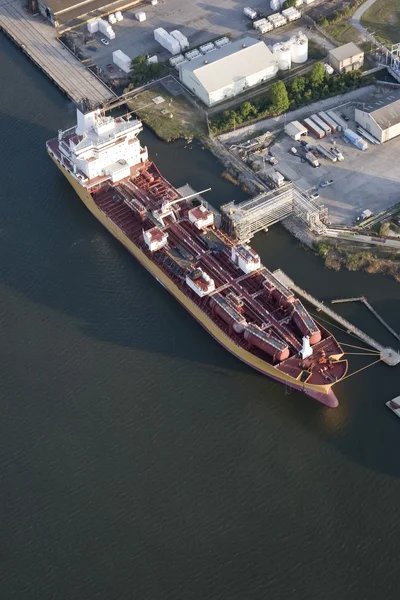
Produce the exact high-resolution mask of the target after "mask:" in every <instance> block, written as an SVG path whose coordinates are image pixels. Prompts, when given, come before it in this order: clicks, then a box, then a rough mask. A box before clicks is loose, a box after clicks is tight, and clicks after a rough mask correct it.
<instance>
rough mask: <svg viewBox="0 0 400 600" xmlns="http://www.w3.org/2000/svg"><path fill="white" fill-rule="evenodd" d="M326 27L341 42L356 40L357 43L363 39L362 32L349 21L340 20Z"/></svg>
mask: <svg viewBox="0 0 400 600" xmlns="http://www.w3.org/2000/svg"><path fill="white" fill-rule="evenodd" d="M324 29H325V30H326V31H327V33H329V35H331V36H332V37H333V38H334V39H335V40H337V41H338V42H339V43H340V44H347V43H348V42H355V43H356V44H358V43H360V42H362V41H363V38H362V36H361V34H360V32H359V31H358V30H357V29H356V28H355V27H354V25H352V24H351V23H350V22H349V21H340V22H339V23H335V24H334V25H327V26H326V27H324Z"/></svg>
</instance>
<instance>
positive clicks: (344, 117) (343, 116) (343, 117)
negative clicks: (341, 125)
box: [342, 113, 349, 121]
mask: <svg viewBox="0 0 400 600" xmlns="http://www.w3.org/2000/svg"><path fill="white" fill-rule="evenodd" d="M342 119H344V120H345V121H348V120H349V117H346V115H345V114H344V113H342Z"/></svg>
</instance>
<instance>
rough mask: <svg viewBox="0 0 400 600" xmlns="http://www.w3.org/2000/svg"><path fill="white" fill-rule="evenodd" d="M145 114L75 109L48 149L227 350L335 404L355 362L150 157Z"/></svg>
mask: <svg viewBox="0 0 400 600" xmlns="http://www.w3.org/2000/svg"><path fill="white" fill-rule="evenodd" d="M141 131H142V124H141V122H140V121H139V120H137V119H133V118H129V117H122V116H120V117H115V118H114V117H112V116H110V115H107V114H106V112H105V111H104V110H102V109H96V110H91V111H89V112H85V111H84V109H83V108H78V109H77V125H76V126H74V127H72V128H70V129H67V130H66V131H62V130H60V131H59V132H58V136H57V137H56V138H55V139H52V140H49V141H48V142H47V151H48V153H49V155H50V157H51V158H52V159H53V161H54V162H55V164H56V165H57V166H58V168H59V169H60V170H61V171H62V173H63V174H64V175H65V177H66V178H67V179H68V181H69V182H70V184H71V185H72V187H73V188H74V190H75V191H76V193H77V194H78V196H79V197H80V199H81V200H82V202H83V203H84V204H85V205H86V207H87V208H88V209H89V210H90V211H91V213H93V215H94V216H95V217H96V218H97V219H98V220H99V221H100V222H101V223H102V224H103V225H104V227H106V229H107V230H108V231H109V232H110V233H111V234H112V235H113V236H114V237H115V238H116V239H118V240H119V241H120V242H121V243H122V244H123V245H124V246H125V248H126V249H127V250H128V251H129V252H130V253H131V254H132V255H133V256H134V257H135V258H136V259H137V260H138V261H139V262H140V263H141V264H142V265H143V266H144V267H145V268H146V269H147V270H148V271H149V272H150V273H151V274H152V275H153V276H154V277H155V279H156V280H157V281H158V282H159V283H161V284H162V285H163V286H164V287H165V288H166V289H167V290H168V291H169V292H170V293H171V294H172V295H173V296H174V297H175V298H176V299H177V300H178V301H179V302H180V303H181V304H182V306H184V308H185V309H186V310H187V311H188V312H189V313H190V314H191V315H193V317H194V318H195V319H196V320H197V321H198V322H199V323H200V324H201V325H202V326H203V327H204V328H205V329H206V330H207V331H208V333H210V334H211V335H212V336H213V337H214V338H215V339H216V340H217V341H218V342H219V343H220V344H221V345H222V346H224V348H226V349H227V350H228V351H229V352H231V353H232V354H233V355H235V356H236V357H237V358H238V359H240V360H241V361H243V362H244V363H246V364H247V365H249V366H250V367H252V368H254V369H256V370H257V371H259V372H260V373H262V374H264V375H267V376H268V377H270V378H272V379H275V380H276V381H279V382H281V383H282V384H284V385H286V386H288V387H290V388H294V389H296V390H299V391H301V392H304V393H305V394H307V395H308V396H311V397H312V398H314V399H315V400H318V401H319V402H321V403H323V404H325V405H326V406H329V407H336V406H337V405H338V400H337V398H336V395H335V394H334V392H333V389H332V388H333V386H334V385H335V384H336V383H337V382H338V381H340V380H341V379H342V378H343V377H344V376H345V374H346V371H347V361H346V360H344V359H343V354H344V353H343V350H342V349H341V347H340V345H339V344H338V342H337V341H336V339H335V338H334V337H333V335H332V334H331V333H330V332H329V331H327V330H326V329H325V328H323V327H322V326H321V325H320V324H319V323H317V322H316V321H315V320H314V319H313V318H312V316H311V315H310V314H309V313H308V312H307V310H306V309H305V307H304V306H303V304H302V303H301V301H300V300H299V299H298V298H296V297H295V296H294V294H293V293H292V292H291V290H289V289H287V288H286V287H284V286H283V285H282V284H281V283H280V282H279V281H278V280H277V279H276V278H275V277H274V275H273V273H272V272H270V271H269V270H268V269H267V268H266V267H265V266H264V265H263V264H262V263H261V261H260V257H259V255H258V254H257V253H256V252H255V251H254V250H253V249H252V248H251V247H250V246H249V245H248V244H242V243H241V244H239V243H237V242H236V241H235V240H234V239H232V238H230V237H229V236H228V235H227V234H226V233H224V232H223V231H222V230H221V229H220V228H218V227H217V226H216V211H215V210H213V209H212V207H210V206H209V205H208V203H206V202H205V201H204V199H203V198H200V199H199V196H198V195H197V194H192V195H190V196H184V195H182V194H181V193H180V192H179V191H178V190H177V189H175V188H174V187H173V186H172V185H171V184H170V183H169V182H168V181H167V180H166V179H165V178H164V177H163V176H162V175H161V173H160V172H159V170H158V168H157V166H156V165H155V164H154V162H153V161H151V160H150V159H149V156H148V152H147V148H143V147H142V146H141V144H140V141H139V139H138V135H139V134H140V132H141Z"/></svg>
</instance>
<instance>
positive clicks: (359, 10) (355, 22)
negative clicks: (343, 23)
mask: <svg viewBox="0 0 400 600" xmlns="http://www.w3.org/2000/svg"><path fill="white" fill-rule="evenodd" d="M375 2H376V0H367V1H366V2H364V4H362V5H361V6H360V8H357V10H356V12H355V13H354V15H353V16H352V17H351V19H350V21H351V23H352V24H353V25H354V27H355V28H356V29H358V31H360V32H361V33H363V34H366V33H367V30H366V29H365V27H363V26H362V25H361V23H360V19H361V17H362V16H363V14H364V13H365V11H367V10H368V9H369V8H370V7H371V6H372V5H373V4H374V3H375Z"/></svg>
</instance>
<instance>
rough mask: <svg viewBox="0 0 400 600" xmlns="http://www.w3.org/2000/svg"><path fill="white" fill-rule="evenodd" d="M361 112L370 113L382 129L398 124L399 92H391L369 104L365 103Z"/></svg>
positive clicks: (399, 111) (399, 118)
mask: <svg viewBox="0 0 400 600" xmlns="http://www.w3.org/2000/svg"><path fill="white" fill-rule="evenodd" d="M363 111H364V112H366V113H370V115H371V116H372V118H373V119H374V121H375V122H376V123H377V124H378V125H379V127H381V128H382V129H387V128H388V127H391V126H392V125H396V124H397V123H400V92H398V91H395V90H391V91H390V93H389V94H387V95H385V96H381V97H380V96H378V97H377V98H374V100H373V101H371V102H365V103H364V105H363Z"/></svg>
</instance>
